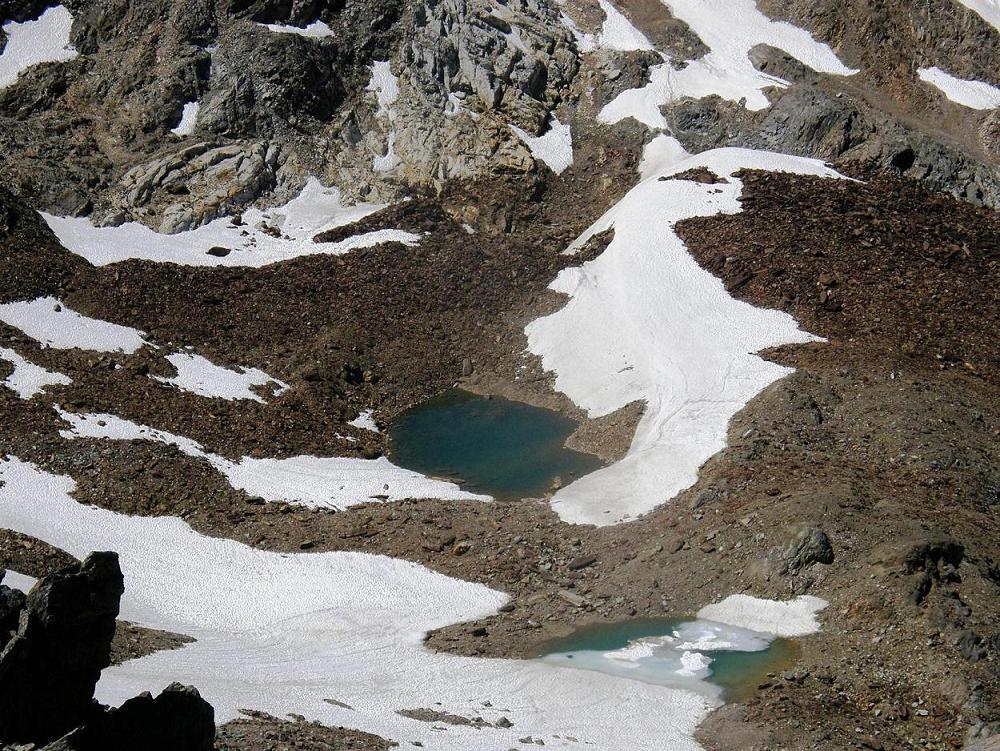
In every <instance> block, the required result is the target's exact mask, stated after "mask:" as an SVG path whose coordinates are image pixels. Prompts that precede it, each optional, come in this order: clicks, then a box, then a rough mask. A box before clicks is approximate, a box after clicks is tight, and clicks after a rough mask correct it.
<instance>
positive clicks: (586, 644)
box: [537, 618, 798, 701]
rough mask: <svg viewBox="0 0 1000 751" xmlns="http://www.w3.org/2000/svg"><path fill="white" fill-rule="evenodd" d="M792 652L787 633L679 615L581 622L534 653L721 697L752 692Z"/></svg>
mask: <svg viewBox="0 0 1000 751" xmlns="http://www.w3.org/2000/svg"><path fill="white" fill-rule="evenodd" d="M727 647H728V648H727ZM685 654H687V655H688V656H685ZM797 655H798V647H797V645H796V643H795V642H794V641H791V640H789V639H780V638H772V637H770V636H769V635H766V634H758V633H756V632H752V631H747V630H745V629H740V628H735V627H732V626H723V625H722V624H715V623H713V622H711V621H701V620H690V619H686V620H685V619H678V618H649V619H634V620H630V621H625V622H621V623H609V624H601V625H597V626H589V627H585V628H582V629H580V630H578V631H577V632H575V633H573V634H570V635H569V636H566V637H563V638H560V639H555V640H553V641H550V642H547V643H545V644H543V645H542V646H541V648H540V649H539V650H538V654H537V656H538V657H539V658H540V659H543V660H545V661H546V662H550V663H554V664H558V665H563V666H565V667H574V668H579V669H583V670H597V671H599V672H604V673H611V674H613V675H619V676H622V677H625V678H634V679H636V680H642V681H646V682H648V683H656V684H660V685H665V686H674V687H678V688H689V689H692V690H700V689H702V688H704V687H705V685H706V684H707V686H708V687H710V688H709V690H708V691H707V692H708V693H712V694H713V695H715V696H717V697H718V698H721V699H724V700H726V701H738V700H740V699H743V698H745V697H747V696H749V695H751V694H752V693H753V692H754V691H755V690H756V687H757V686H758V684H760V683H761V682H762V681H764V680H766V678H767V674H768V673H773V672H779V671H781V670H786V669H788V668H790V667H791V666H792V665H793V664H794V663H795V660H796V657H797Z"/></svg>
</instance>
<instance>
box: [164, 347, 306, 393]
mask: <svg viewBox="0 0 1000 751" xmlns="http://www.w3.org/2000/svg"><path fill="white" fill-rule="evenodd" d="M166 359H167V360H168V361H169V362H170V364H171V365H173V366H174V368H175V369H176V370H177V375H175V376H172V377H170V378H167V377H165V376H153V378H154V379H155V380H157V381H160V382H161V383H169V384H171V385H173V386H176V387H177V388H179V389H181V390H182V391H188V392H190V393H192V394H197V395H198V396H206V397H210V398H216V399H251V400H253V401H255V402H260V403H261V404H264V403H265V400H264V398H263V397H262V396H260V394H258V393H257V392H256V391H254V390H253V389H252V388H251V387H252V386H266V385H267V384H273V385H274V386H275V387H276V389H275V391H274V393H275V395H279V394H282V393H284V392H285V391H287V390H288V384H287V383H284V382H282V381H279V380H278V379H277V378H274V377H272V376H270V375H268V374H267V373H265V372H264V371H263V370H258V369H257V368H240V369H239V370H230V369H229V368H224V367H222V366H221V365H216V364H215V363H213V362H212V361H211V360H209V359H207V358H205V357H202V356H201V355H196V354H194V353H191V352H177V353H175V354H172V355H167V358H166Z"/></svg>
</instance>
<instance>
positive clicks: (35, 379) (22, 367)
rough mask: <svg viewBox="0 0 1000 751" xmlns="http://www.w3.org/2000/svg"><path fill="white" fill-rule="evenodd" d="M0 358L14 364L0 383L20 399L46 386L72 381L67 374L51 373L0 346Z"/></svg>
mask: <svg viewBox="0 0 1000 751" xmlns="http://www.w3.org/2000/svg"><path fill="white" fill-rule="evenodd" d="M0 360H6V361H7V362H9V363H10V364H11V365H13V366H14V372H13V373H11V374H10V375H9V376H7V377H6V378H5V379H4V380H3V381H0V385H2V386H6V387H7V388H9V389H10V390H11V391H13V392H14V393H15V394H17V395H18V396H19V397H20V398H21V399H30V398H31V397H33V396H35V394H40V393H42V392H43V391H44V390H45V389H46V387H47V386H68V385H69V384H71V383H73V381H72V379H71V378H70V377H69V376H65V375H63V374H62V373H52V372H50V371H48V370H46V369H45V368H43V367H41V366H40V365H35V364H34V363H33V362H28V361H27V360H25V359H24V358H23V357H21V356H20V355H19V354H17V352H15V351H14V350H12V349H7V348H6V347H0Z"/></svg>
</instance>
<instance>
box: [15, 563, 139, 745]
mask: <svg viewBox="0 0 1000 751" xmlns="http://www.w3.org/2000/svg"><path fill="white" fill-rule="evenodd" d="M123 591H124V584H123V581H122V573H121V569H119V567H118V556H117V555H116V554H114V553H93V554H91V555H90V556H88V558H87V559H86V560H85V561H84V562H83V563H81V564H79V565H77V566H72V567H70V568H67V569H63V570H62V571H59V572H58V573H55V574H52V575H51V576H48V577H46V578H45V579H43V580H42V581H41V582H40V583H39V584H38V585H37V586H36V587H35V588H34V589H33V590H32V591H31V593H30V594H29V595H28V597H27V601H26V603H25V609H24V610H23V611H22V613H21V615H20V622H19V626H18V629H17V633H16V634H15V635H14V637H13V638H12V639H11V640H10V641H9V642H8V643H7V645H6V646H5V647H4V649H3V652H0V706H2V707H3V709H4V711H3V713H2V714H0V740H3V741H8V742H9V741H17V742H35V743H42V742H45V741H50V740H52V739H53V738H58V737H59V736H60V735H63V734H64V733H66V732H68V731H70V730H72V729H73V728H75V727H77V726H79V725H81V724H83V723H84V722H86V721H87V719H88V718H89V717H90V715H91V713H92V712H93V709H94V700H93V697H94V687H95V686H96V685H97V680H98V678H99V677H100V675H101V670H102V668H104V667H105V666H106V665H107V664H108V656H109V651H110V646H111V638H112V637H113V636H114V632H115V618H116V617H117V615H118V601H119V598H120V597H121V595H122V592H123Z"/></svg>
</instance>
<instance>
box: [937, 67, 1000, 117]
mask: <svg viewBox="0 0 1000 751" xmlns="http://www.w3.org/2000/svg"><path fill="white" fill-rule="evenodd" d="M917 74H918V75H919V76H920V80H921V81H923V82H925V83H929V84H930V85H931V86H933V87H934V88H936V89H937V90H938V91H940V92H941V93H942V94H944V95H945V96H946V97H948V99H950V100H951V101H953V102H955V103H956V104H961V105H962V106H963V107H970V108H971V109H974V110H991V109H995V108H996V107H1000V88H997V87H996V86H993V85H992V84H988V83H986V82H985V81H967V80H965V79H964V78H956V77H955V76H953V75H951V74H950V73H946V72H945V71H943V70H941V69H940V68H921V69H920V70H918V71H917Z"/></svg>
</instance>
